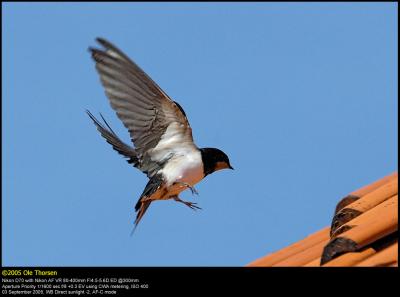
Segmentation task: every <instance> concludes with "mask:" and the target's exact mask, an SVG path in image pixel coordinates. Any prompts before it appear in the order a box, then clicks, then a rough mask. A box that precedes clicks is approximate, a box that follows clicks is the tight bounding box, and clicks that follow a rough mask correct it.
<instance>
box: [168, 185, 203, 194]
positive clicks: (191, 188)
mask: <svg viewBox="0 0 400 297" xmlns="http://www.w3.org/2000/svg"><path fill="white" fill-rule="evenodd" d="M174 184H178V185H181V186H184V187H186V188H189V189H190V191H192V194H196V195H199V192H197V190H196V189H195V188H194V187H193V186H191V185H189V184H188V183H184V182H175V183H174Z"/></svg>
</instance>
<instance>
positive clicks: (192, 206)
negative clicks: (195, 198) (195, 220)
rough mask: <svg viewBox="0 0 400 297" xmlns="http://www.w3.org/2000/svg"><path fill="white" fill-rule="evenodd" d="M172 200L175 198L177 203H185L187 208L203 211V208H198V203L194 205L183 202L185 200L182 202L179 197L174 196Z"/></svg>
mask: <svg viewBox="0 0 400 297" xmlns="http://www.w3.org/2000/svg"><path fill="white" fill-rule="evenodd" d="M171 198H173V199H174V200H175V201H177V202H181V203H183V204H185V205H186V206H189V207H190V208H191V209H193V210H196V209H201V207H198V206H197V205H196V204H197V203H194V202H189V201H183V200H181V199H180V198H179V197H178V196H174V197H171Z"/></svg>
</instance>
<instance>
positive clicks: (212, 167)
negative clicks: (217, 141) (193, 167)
mask: <svg viewBox="0 0 400 297" xmlns="http://www.w3.org/2000/svg"><path fill="white" fill-rule="evenodd" d="M200 151H201V157H202V159H203V166H204V175H208V174H211V173H213V172H214V171H218V170H221V169H233V167H232V166H231V164H230V162H229V158H228V156H227V155H226V154H225V153H224V152H223V151H221V150H219V149H216V148H202V149H200Z"/></svg>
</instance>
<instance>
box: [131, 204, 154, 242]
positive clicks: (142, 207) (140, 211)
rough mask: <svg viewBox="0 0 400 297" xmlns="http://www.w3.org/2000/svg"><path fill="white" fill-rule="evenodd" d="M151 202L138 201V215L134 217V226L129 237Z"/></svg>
mask: <svg viewBox="0 0 400 297" xmlns="http://www.w3.org/2000/svg"><path fill="white" fill-rule="evenodd" d="M151 202H152V201H151V200H144V201H143V200H141V201H140V200H139V201H138V204H139V203H140V206H139V208H138V213H137V215H136V220H135V226H134V227H133V229H132V232H131V236H132V235H133V233H134V232H135V230H136V228H137V226H138V224H139V222H140V220H141V219H142V218H143V216H144V214H145V213H146V210H147V209H148V208H149V206H150V204H151ZM135 208H136V207H135Z"/></svg>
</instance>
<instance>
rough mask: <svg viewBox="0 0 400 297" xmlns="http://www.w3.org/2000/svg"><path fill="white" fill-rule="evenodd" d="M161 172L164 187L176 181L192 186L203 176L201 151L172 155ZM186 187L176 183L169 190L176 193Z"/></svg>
mask: <svg viewBox="0 0 400 297" xmlns="http://www.w3.org/2000/svg"><path fill="white" fill-rule="evenodd" d="M162 173H163V175H164V176H165V178H166V187H171V186H172V185H173V184H174V183H176V182H178V183H186V184H189V185H190V186H194V185H195V184H197V183H198V182H199V181H201V179H202V178H203V176H204V173H203V163H202V159H201V153H200V152H195V153H190V154H185V155H181V156H177V157H174V158H173V159H171V160H169V161H168V163H167V165H166V166H165V167H164V169H163V170H162ZM186 189H187V187H185V186H183V185H179V184H178V185H175V186H173V188H171V189H170V192H174V193H175V192H176V194H178V193H180V192H182V191H183V190H186Z"/></svg>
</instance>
